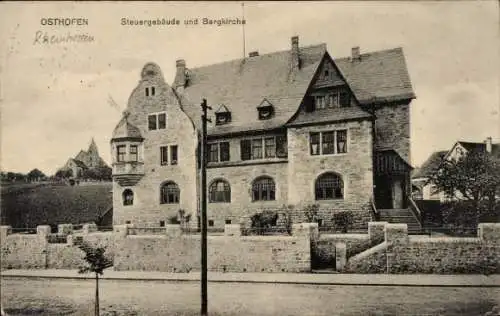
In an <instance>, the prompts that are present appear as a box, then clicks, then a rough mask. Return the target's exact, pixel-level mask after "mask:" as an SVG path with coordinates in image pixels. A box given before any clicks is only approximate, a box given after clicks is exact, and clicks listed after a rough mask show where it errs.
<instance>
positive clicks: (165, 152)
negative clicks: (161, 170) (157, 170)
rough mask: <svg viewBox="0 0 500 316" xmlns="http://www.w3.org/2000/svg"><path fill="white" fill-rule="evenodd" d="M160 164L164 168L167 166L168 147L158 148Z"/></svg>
mask: <svg viewBox="0 0 500 316" xmlns="http://www.w3.org/2000/svg"><path fill="white" fill-rule="evenodd" d="M160 164H161V165H162V166H165V165H167V164H168V147H167V146H161V147H160Z"/></svg>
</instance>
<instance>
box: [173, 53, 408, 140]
mask: <svg viewBox="0 0 500 316" xmlns="http://www.w3.org/2000/svg"><path fill="white" fill-rule="evenodd" d="M326 54H327V50H326V44H319V45H313V46H308V47H300V54H299V56H300V60H301V65H300V69H299V70H292V67H291V62H290V61H291V58H292V53H291V50H286V51H280V52H274V53H269V54H264V55H260V56H255V57H250V58H245V59H237V60H232V61H227V62H223V63H218V64H213V65H209V66H203V67H198V68H192V69H189V71H188V73H189V81H188V85H187V86H186V87H185V88H184V90H183V92H182V93H180V94H179V96H180V101H181V104H182V105H183V109H184V111H185V112H186V113H187V114H188V116H189V117H190V118H191V119H192V120H193V122H194V124H195V125H196V126H197V127H199V126H200V123H201V119H200V114H201V112H200V102H201V101H202V99H207V101H208V105H210V106H211V107H212V108H213V109H214V110H215V109H218V108H220V107H221V106H222V105H224V106H225V107H227V108H228V109H230V111H231V112H232V113H231V114H232V121H231V123H229V124H224V125H218V126H216V125H215V124H213V123H212V124H210V125H209V126H208V133H209V135H223V134H228V133H238V132H244V131H258V130H269V129H275V128H280V127H283V126H284V125H285V124H286V123H287V122H288V121H289V120H290V119H291V118H292V117H293V116H294V114H295V113H296V112H297V110H298V108H299V105H300V104H301V102H302V99H303V97H304V95H305V93H306V92H307V90H308V88H309V86H310V84H311V82H312V80H313V77H314V75H315V73H316V72H317V69H318V67H319V65H320V63H321V61H322V60H323V58H324V57H325V55H326ZM334 62H335V63H336V65H337V66H338V68H339V70H340V72H341V73H342V75H343V76H344V77H345V78H346V81H347V82H348V84H349V85H350V87H351V89H352V91H353V93H354V95H355V97H356V99H357V100H358V101H359V102H360V103H361V104H368V103H372V102H380V101H384V102H389V101H398V100H407V99H413V98H415V94H414V92H413V88H412V86H411V82H410V78H409V75H408V70H407V68H406V63H405V58H404V55H403V50H402V49H401V48H395V49H389V50H383V51H377V52H370V53H364V54H361V56H360V59H356V60H351V59H350V58H340V59H334ZM264 100H267V101H268V102H269V103H270V104H272V105H273V108H274V116H273V117H272V118H271V119H266V120H259V118H258V112H257V107H258V106H259V105H260V104H261V103H262V102H263V101H264ZM333 112H335V113H333ZM327 116H328V117H323V116H322V117H320V118H317V117H316V116H315V115H314V114H311V115H309V116H307V117H305V118H304V120H305V121H304V122H303V123H306V124H307V123H308V120H313V121H314V122H317V120H318V119H320V120H325V119H326V120H330V121H331V120H343V119H346V118H349V119H353V118H354V119H357V118H362V117H367V116H369V114H367V113H366V112H365V111H362V110H361V109H359V108H354V107H353V108H349V109H346V110H340V111H332V113H329V115H327Z"/></svg>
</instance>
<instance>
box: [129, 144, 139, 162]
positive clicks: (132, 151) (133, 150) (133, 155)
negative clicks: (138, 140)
mask: <svg viewBox="0 0 500 316" xmlns="http://www.w3.org/2000/svg"><path fill="white" fill-rule="evenodd" d="M138 158H139V155H138V151H137V145H130V161H138V160H139V159H138Z"/></svg>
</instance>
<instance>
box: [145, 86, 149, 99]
mask: <svg viewBox="0 0 500 316" xmlns="http://www.w3.org/2000/svg"><path fill="white" fill-rule="evenodd" d="M144 90H145V91H146V96H147V97H149V88H146V89H144Z"/></svg>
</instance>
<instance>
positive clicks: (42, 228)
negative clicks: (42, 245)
mask: <svg viewBox="0 0 500 316" xmlns="http://www.w3.org/2000/svg"><path fill="white" fill-rule="evenodd" d="M50 232H51V229H50V226H49V225H38V226H37V227H36V234H37V235H38V237H40V238H45V239H47V236H48V235H50Z"/></svg>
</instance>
